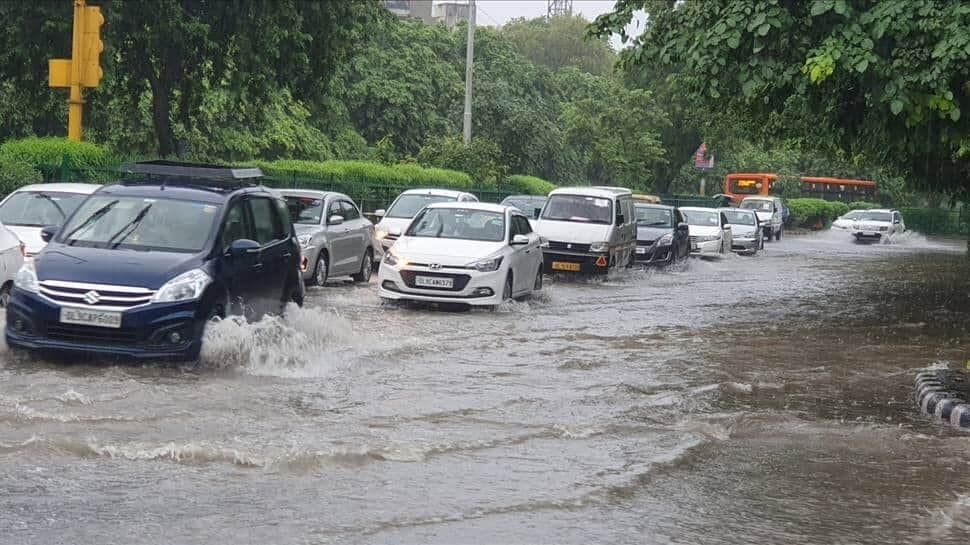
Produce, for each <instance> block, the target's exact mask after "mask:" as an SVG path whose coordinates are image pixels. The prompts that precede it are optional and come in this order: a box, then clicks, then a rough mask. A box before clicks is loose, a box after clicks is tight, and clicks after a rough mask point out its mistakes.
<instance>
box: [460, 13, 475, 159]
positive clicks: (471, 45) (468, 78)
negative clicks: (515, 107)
mask: <svg viewBox="0 0 970 545" xmlns="http://www.w3.org/2000/svg"><path fill="white" fill-rule="evenodd" d="M475 11H476V9H475V0H469V1H468V45H467V46H466V47H465V117H464V123H463V126H462V128H463V129H464V131H463V132H464V137H465V145H466V146H467V145H468V144H470V143H471V141H472V66H473V64H474V62H475Z"/></svg>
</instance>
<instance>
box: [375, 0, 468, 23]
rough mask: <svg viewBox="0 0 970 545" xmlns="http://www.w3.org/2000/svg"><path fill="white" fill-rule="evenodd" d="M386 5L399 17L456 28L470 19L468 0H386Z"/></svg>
mask: <svg viewBox="0 0 970 545" xmlns="http://www.w3.org/2000/svg"><path fill="white" fill-rule="evenodd" d="M384 6H385V7H386V8H387V9H388V11H390V12H391V13H393V14H394V15H397V16H398V17H414V18H416V19H421V20H422V21H424V23H425V24H428V25H431V24H435V23H444V24H445V26H447V27H448V28H454V27H455V25H457V24H458V23H460V22H462V21H467V20H468V0H384Z"/></svg>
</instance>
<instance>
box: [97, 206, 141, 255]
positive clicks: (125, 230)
mask: <svg viewBox="0 0 970 545" xmlns="http://www.w3.org/2000/svg"><path fill="white" fill-rule="evenodd" d="M151 207H152V205H151V203H150V204H146V205H145V206H144V208H142V209H141V210H139V211H138V214H137V215H136V216H135V217H134V218H133V219H132V220H131V221H130V222H128V224H127V225H125V226H124V227H122V228H121V229H119V230H118V232H117V233H115V234H113V235H111V238H109V239H108V240H107V241H106V242H105V244H106V245H108V246H110V247H111V249H112V250H114V249H115V248H117V247H118V246H121V243H122V242H124V241H125V239H126V238H128V237H129V236H130V235H131V234H132V233H134V232H135V229H136V228H137V227H138V224H139V223H141V220H142V219H144V218H145V214H147V213H148V211H149V210H150V209H151ZM122 234H124V236H122ZM118 237H121V238H118ZM116 238H117V239H118V242H115V243H114V244H111V243H112V241H114V240H115V239H116Z"/></svg>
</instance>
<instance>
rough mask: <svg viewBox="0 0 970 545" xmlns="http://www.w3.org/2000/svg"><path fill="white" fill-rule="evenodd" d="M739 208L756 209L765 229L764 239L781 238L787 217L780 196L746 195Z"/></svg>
mask: <svg viewBox="0 0 970 545" xmlns="http://www.w3.org/2000/svg"><path fill="white" fill-rule="evenodd" d="M739 208H744V209H746V210H754V212H755V214H756V215H757V216H758V223H760V224H761V228H762V229H763V230H764V239H765V240H766V241H768V240H771V237H772V236H774V237H775V240H781V231H782V229H783V224H784V219H785V205H784V204H782V202H781V199H779V198H778V197H745V198H744V200H743V201H741V204H740V206H739Z"/></svg>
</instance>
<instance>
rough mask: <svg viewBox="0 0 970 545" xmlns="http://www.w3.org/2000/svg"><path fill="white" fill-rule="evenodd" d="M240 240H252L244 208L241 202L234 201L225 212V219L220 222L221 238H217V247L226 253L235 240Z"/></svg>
mask: <svg viewBox="0 0 970 545" xmlns="http://www.w3.org/2000/svg"><path fill="white" fill-rule="evenodd" d="M242 238H252V234H251V232H250V229H249V220H248V218H246V208H245V206H244V205H243V202H242V201H236V202H235V203H233V204H232V207H231V208H229V211H228V212H226V217H225V219H224V220H223V222H222V236H220V237H219V246H220V247H221V248H222V251H223V252H225V251H228V250H229V246H232V243H233V242H234V241H236V240H239V239H242Z"/></svg>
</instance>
